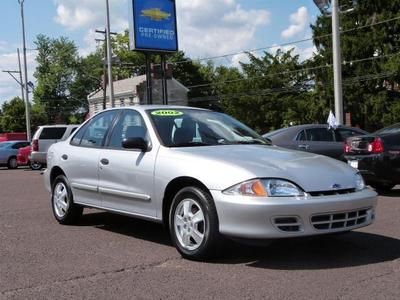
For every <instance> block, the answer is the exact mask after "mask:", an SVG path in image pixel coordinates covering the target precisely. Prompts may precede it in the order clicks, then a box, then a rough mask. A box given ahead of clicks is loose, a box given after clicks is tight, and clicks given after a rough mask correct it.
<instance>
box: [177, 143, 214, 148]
mask: <svg viewBox="0 0 400 300" xmlns="http://www.w3.org/2000/svg"><path fill="white" fill-rule="evenodd" d="M197 146H215V145H212V144H207V143H202V142H186V143H179V144H173V145H171V146H170V147H197Z"/></svg>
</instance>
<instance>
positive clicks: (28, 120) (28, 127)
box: [18, 0, 31, 142]
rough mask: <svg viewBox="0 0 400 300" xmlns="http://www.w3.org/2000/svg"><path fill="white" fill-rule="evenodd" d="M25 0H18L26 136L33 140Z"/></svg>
mask: <svg viewBox="0 0 400 300" xmlns="http://www.w3.org/2000/svg"><path fill="white" fill-rule="evenodd" d="M24 1H25V0H18V3H19V4H20V6H21V19H22V43H23V48H22V50H23V56H24V79H25V82H24V88H25V118H26V137H27V140H28V141H29V142H30V141H31V117H30V109H29V94H28V67H27V63H26V41H25V19H24Z"/></svg>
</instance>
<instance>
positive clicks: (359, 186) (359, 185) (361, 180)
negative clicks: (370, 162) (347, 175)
mask: <svg viewBox="0 0 400 300" xmlns="http://www.w3.org/2000/svg"><path fill="white" fill-rule="evenodd" d="M355 181H356V191H361V190H363V189H365V181H364V178H362V176H361V174H360V173H356V175H355Z"/></svg>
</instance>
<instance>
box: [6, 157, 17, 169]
mask: <svg viewBox="0 0 400 300" xmlns="http://www.w3.org/2000/svg"><path fill="white" fill-rule="evenodd" d="M7 167H8V168H9V169H16V168H17V167H18V162H17V158H16V157H15V156H13V157H10V158H9V159H8V163H7Z"/></svg>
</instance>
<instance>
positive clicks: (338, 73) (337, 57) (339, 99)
mask: <svg viewBox="0 0 400 300" xmlns="http://www.w3.org/2000/svg"><path fill="white" fill-rule="evenodd" d="M339 23H340V22H339V0H332V47H333V84H334V90H335V115H336V119H337V121H338V123H339V125H343V86H342V55H341V48H340V24H339Z"/></svg>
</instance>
